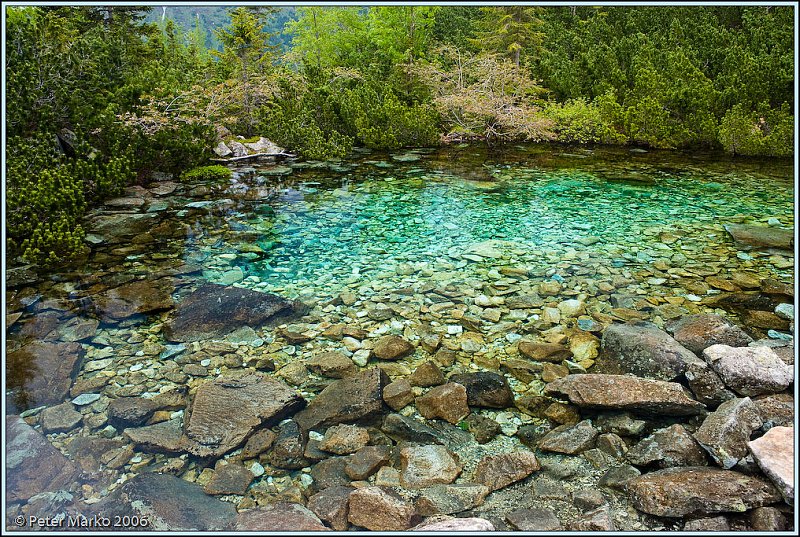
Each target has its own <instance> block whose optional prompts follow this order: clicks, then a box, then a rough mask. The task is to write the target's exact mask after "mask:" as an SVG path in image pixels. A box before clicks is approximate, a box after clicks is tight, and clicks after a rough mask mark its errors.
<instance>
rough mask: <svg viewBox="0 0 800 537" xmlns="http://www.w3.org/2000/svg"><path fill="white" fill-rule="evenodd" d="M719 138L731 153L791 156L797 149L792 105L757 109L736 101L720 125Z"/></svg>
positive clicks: (764, 105) (766, 106) (765, 106)
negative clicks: (745, 106) (747, 107)
mask: <svg viewBox="0 0 800 537" xmlns="http://www.w3.org/2000/svg"><path fill="white" fill-rule="evenodd" d="M719 142H720V143H721V144H722V147H724V148H725V150H726V151H728V152H729V153H731V154H734V155H745V156H777V157H790V156H792V154H793V151H794V118H793V117H792V114H791V111H790V109H789V105H788V104H787V103H784V104H783V106H781V107H780V108H771V107H769V105H767V104H762V105H761V106H759V107H758V109H757V110H747V109H745V108H744V107H743V106H742V105H741V104H736V105H734V106H733V107H732V108H731V109H730V110H728V112H727V113H726V114H725V116H724V117H723V118H722V122H721V123H720V127H719Z"/></svg>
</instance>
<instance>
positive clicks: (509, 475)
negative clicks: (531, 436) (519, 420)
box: [473, 451, 541, 491]
mask: <svg viewBox="0 0 800 537" xmlns="http://www.w3.org/2000/svg"><path fill="white" fill-rule="evenodd" d="M540 468H541V466H540V465H539V461H538V460H536V456H535V455H534V454H533V453H532V452H530V451H514V452H512V453H503V454H501V455H487V456H485V457H483V458H482V459H481V461H480V462H479V463H478V467H477V468H476V469H475V476H474V478H473V481H475V482H476V483H480V484H482V485H486V486H487V487H488V488H489V490H490V491H495V490H498V489H501V488H503V487H507V486H508V485H510V484H511V483H515V482H517V481H520V480H522V479H525V478H526V477H528V476H529V475H531V474H532V473H533V472H536V471H537V470H539V469H540Z"/></svg>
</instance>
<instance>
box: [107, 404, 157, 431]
mask: <svg viewBox="0 0 800 537" xmlns="http://www.w3.org/2000/svg"><path fill="white" fill-rule="evenodd" d="M156 408H157V404H156V403H155V402H153V400H152V399H145V398H143V397H119V398H117V399H114V400H113V401H111V403H110V404H109V405H108V410H107V413H108V422H109V423H110V424H111V425H113V426H114V427H115V428H116V429H118V430H122V429H125V428H127V427H139V426H140V425H144V424H145V423H147V420H149V419H150V417H151V416H152V415H153V412H155V411H156Z"/></svg>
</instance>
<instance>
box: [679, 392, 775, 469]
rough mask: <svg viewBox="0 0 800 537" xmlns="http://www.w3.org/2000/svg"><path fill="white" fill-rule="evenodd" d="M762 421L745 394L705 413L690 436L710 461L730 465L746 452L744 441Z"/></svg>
mask: <svg viewBox="0 0 800 537" xmlns="http://www.w3.org/2000/svg"><path fill="white" fill-rule="evenodd" d="M762 424H763V422H762V420H761V416H760V415H759V413H758V408H757V407H756V405H755V404H754V403H753V402H752V401H751V400H750V398H749V397H745V398H744V399H731V400H729V401H725V402H724V403H722V404H721V405H720V406H719V408H717V410H715V411H714V412H712V413H711V414H709V415H708V416H706V418H705V420H703V424H702V425H701V426H700V428H699V429H698V430H697V432H695V433H694V438H695V440H697V442H699V444H700V445H701V446H702V447H703V449H705V450H706V451H707V452H708V454H709V455H711V458H712V459H713V460H714V462H715V463H716V464H717V465H719V466H722V467H723V468H725V469H726V470H727V469H730V468H733V467H734V466H735V465H736V463H737V462H739V460H740V459H742V458H744V457H745V456H746V455H747V442H748V440H750V435H752V434H753V431H755V430H756V429H758V428H759V427H761V425H762Z"/></svg>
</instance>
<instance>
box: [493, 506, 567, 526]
mask: <svg viewBox="0 0 800 537" xmlns="http://www.w3.org/2000/svg"><path fill="white" fill-rule="evenodd" d="M506 521H507V522H508V523H509V524H511V525H512V526H513V527H514V528H516V529H518V530H520V531H561V530H562V529H563V528H562V527H561V521H560V520H558V517H557V516H556V515H555V513H553V512H552V511H551V510H550V509H544V508H541V507H534V508H533V509H525V508H523V509H516V510H514V511H511V512H510V513H508V514H507V515H506Z"/></svg>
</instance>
